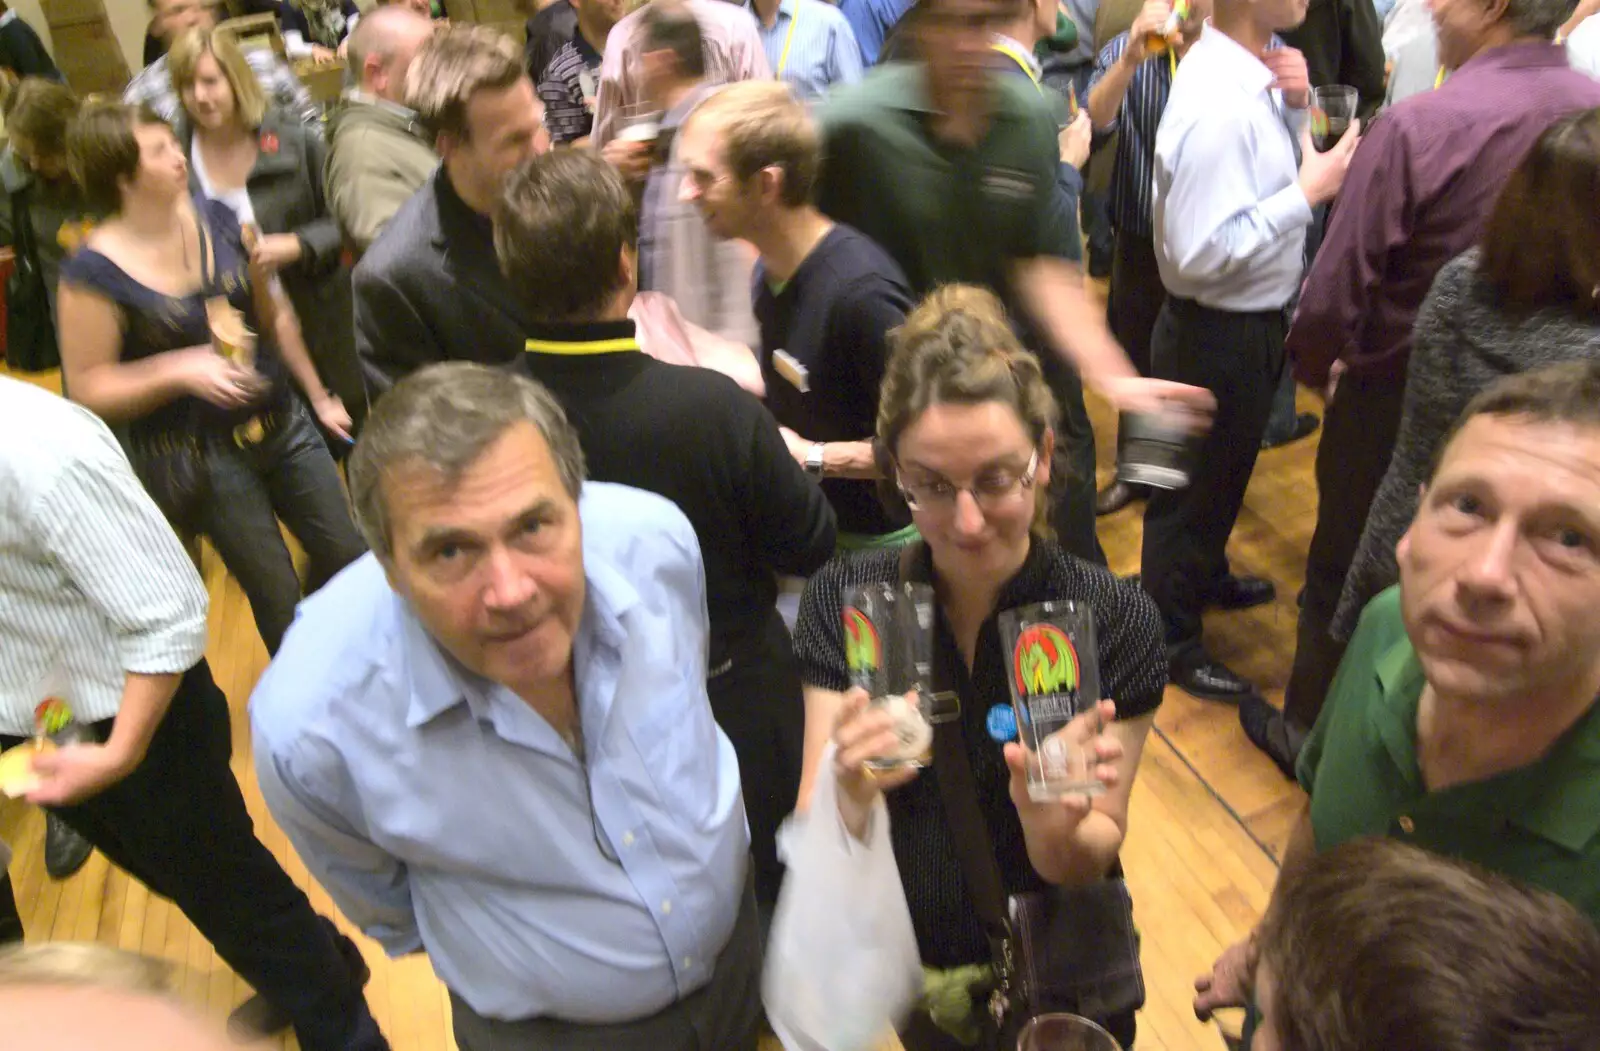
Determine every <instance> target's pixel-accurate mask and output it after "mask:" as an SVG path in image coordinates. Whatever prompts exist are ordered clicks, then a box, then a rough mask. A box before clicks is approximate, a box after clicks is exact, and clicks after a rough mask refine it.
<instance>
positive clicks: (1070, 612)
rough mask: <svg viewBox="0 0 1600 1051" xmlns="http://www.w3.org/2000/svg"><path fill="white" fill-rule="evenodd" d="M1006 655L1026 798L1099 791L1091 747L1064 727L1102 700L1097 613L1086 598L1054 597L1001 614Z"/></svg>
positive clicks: (1044, 799)
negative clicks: (1074, 738)
mask: <svg viewBox="0 0 1600 1051" xmlns="http://www.w3.org/2000/svg"><path fill="white" fill-rule="evenodd" d="M1000 637H1001V639H1002V640H1003V641H1004V643H1005V650H1004V652H1005V653H1006V654H1007V655H1008V658H1009V660H1008V664H1007V671H1008V672H1009V675H1008V676H1007V677H1008V678H1009V679H1010V680H1011V705H1012V707H1013V708H1014V709H1015V710H1016V714H1017V734H1018V739H1019V740H1020V741H1021V742H1022V748H1023V752H1024V755H1025V757H1026V764H1027V773H1028V795H1029V796H1030V797H1031V798H1032V799H1033V800H1034V801H1035V802H1039V803H1048V802H1052V801H1054V800H1058V799H1060V798H1061V797H1062V796H1064V795H1069V794H1082V795H1099V794H1100V793H1102V792H1104V791H1105V786H1104V785H1102V784H1101V783H1100V781H1099V780H1098V779H1097V778H1096V777H1095V776H1094V768H1095V757H1094V751H1093V746H1092V745H1081V744H1074V743H1072V742H1070V741H1068V740H1067V739H1066V736H1065V734H1064V731H1065V729H1066V726H1067V724H1068V723H1070V722H1071V721H1072V720H1073V719H1074V718H1076V717H1077V716H1078V715H1081V714H1082V713H1084V712H1088V711H1093V710H1094V709H1095V707H1096V706H1097V705H1098V704H1099V701H1100V667H1099V663H1098V662H1097V661H1096V659H1095V644H1094V613H1093V611H1092V610H1091V609H1090V607H1089V604H1088V603H1087V602H1077V601H1074V600H1072V599H1054V600H1052V601H1049V602H1038V603H1035V604H1034V605H1031V606H1022V607H1020V608H1018V609H1011V610H1007V611H1006V612H1004V613H1002V614H1000Z"/></svg>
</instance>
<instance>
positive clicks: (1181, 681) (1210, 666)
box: [1169, 648, 1256, 701]
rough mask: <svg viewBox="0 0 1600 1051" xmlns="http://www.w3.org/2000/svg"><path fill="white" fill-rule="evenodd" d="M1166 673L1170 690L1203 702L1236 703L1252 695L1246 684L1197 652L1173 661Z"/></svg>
mask: <svg viewBox="0 0 1600 1051" xmlns="http://www.w3.org/2000/svg"><path fill="white" fill-rule="evenodd" d="M1169 673H1170V675H1171V679H1172V684H1173V685H1174V686H1176V687H1178V689H1180V690H1182V691H1183V692H1185V693H1188V694H1191V695H1193V696H1195V697H1199V698H1200V699H1201V700H1204V701H1237V700H1239V699H1240V698H1243V697H1248V696H1249V695H1251V694H1253V693H1255V692H1256V688H1255V687H1254V686H1252V685H1250V683H1249V681H1247V680H1246V679H1243V678H1241V677H1240V676H1239V675H1238V673H1236V672H1235V671H1234V670H1233V669H1232V668H1230V667H1228V666H1227V665H1226V664H1223V663H1222V662H1221V661H1219V660H1217V659H1216V658H1215V657H1213V656H1211V654H1209V653H1207V652H1206V651H1205V650H1203V649H1199V648H1195V649H1192V650H1189V651H1188V652H1187V653H1185V654H1184V655H1183V656H1180V657H1176V658H1174V659H1173V661H1172V665H1171V668H1170V669H1169Z"/></svg>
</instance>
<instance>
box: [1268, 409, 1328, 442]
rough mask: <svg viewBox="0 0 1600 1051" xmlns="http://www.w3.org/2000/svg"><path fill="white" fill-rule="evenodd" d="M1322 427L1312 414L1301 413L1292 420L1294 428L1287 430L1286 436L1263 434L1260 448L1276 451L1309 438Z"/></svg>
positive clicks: (1320, 422) (1319, 420) (1320, 421)
mask: <svg viewBox="0 0 1600 1051" xmlns="http://www.w3.org/2000/svg"><path fill="white" fill-rule="evenodd" d="M1320 426H1322V420H1321V419H1319V418H1318V416H1317V414H1316V413H1314V412H1302V413H1301V414H1300V415H1298V416H1296V417H1295V418H1294V426H1293V427H1291V428H1289V433H1288V434H1263V435H1262V436H1261V447H1262V448H1263V449H1277V448H1279V447H1281V446H1284V445H1288V444H1290V443H1291V442H1297V441H1299V440H1300V439H1301V438H1309V437H1311V436H1312V435H1313V434H1315V433H1317V428H1318V427H1320Z"/></svg>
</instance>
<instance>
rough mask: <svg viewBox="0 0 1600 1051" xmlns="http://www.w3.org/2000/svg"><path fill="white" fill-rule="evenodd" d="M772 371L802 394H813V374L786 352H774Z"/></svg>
mask: <svg viewBox="0 0 1600 1051" xmlns="http://www.w3.org/2000/svg"><path fill="white" fill-rule="evenodd" d="M772 371H774V372H776V373H777V374H778V375H780V376H782V377H783V378H784V379H785V380H787V381H788V382H789V386H791V387H793V388H794V389H795V390H797V391H800V392H801V393H802V394H809V393H811V373H810V372H809V371H808V370H807V369H806V367H805V366H804V365H802V364H800V362H799V360H798V359H796V358H795V356H794V355H793V354H790V353H789V352H788V351H786V350H775V351H773V352H772Z"/></svg>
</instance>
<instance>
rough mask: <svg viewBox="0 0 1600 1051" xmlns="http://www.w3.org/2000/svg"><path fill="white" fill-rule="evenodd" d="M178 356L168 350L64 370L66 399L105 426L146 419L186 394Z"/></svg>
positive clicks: (181, 365) (176, 353) (207, 348)
mask: <svg viewBox="0 0 1600 1051" xmlns="http://www.w3.org/2000/svg"><path fill="white" fill-rule="evenodd" d="M185 349H193V348H185ZM202 349H206V350H209V349H210V348H209V347H205V348H202ZM178 353H179V352H178V351H168V352H166V353H164V354H153V355H151V356H150V357H148V358H141V359H139V360H138V361H118V362H111V363H109V364H105V365H96V366H93V367H92V368H87V369H73V368H71V367H68V368H67V370H66V388H67V392H68V396H69V397H70V398H71V399H72V400H73V401H75V402H77V403H78V404H79V405H82V406H83V407H84V408H86V409H88V410H89V411H90V412H93V413H94V414H95V415H96V416H99V417H100V418H101V419H103V420H105V421H106V422H107V423H113V424H114V423H126V422H127V421H129V420H137V419H139V418H141V417H143V416H148V415H149V414H150V413H152V412H154V411H155V410H156V409H159V408H160V407H161V406H163V405H165V404H167V403H168V402H170V401H173V400H174V399H176V398H179V397H181V396H182V395H183V394H185V393H186V392H187V387H186V385H185V382H184V374H183V362H182V359H181V358H179V357H178V356H177V355H178Z"/></svg>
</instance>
